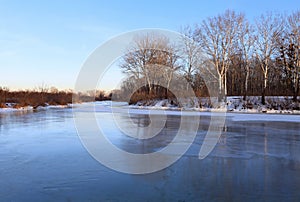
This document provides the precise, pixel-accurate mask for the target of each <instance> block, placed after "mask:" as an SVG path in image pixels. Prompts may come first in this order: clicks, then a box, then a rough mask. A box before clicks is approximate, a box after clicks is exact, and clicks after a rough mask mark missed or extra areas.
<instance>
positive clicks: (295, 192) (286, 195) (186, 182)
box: [0, 105, 300, 202]
mask: <svg viewBox="0 0 300 202" xmlns="http://www.w3.org/2000/svg"><path fill="white" fill-rule="evenodd" d="M75 111H76V112H78V113H90V111H89V108H88V107H87V106H86V105H83V106H81V107H78V108H76V109H75ZM138 112H139V113H133V114H132V115H131V116H130V118H128V117H127V116H124V115H123V114H122V113H119V114H117V116H119V120H121V121H122V122H123V123H124V124H126V123H127V122H128V121H129V119H130V121H133V122H134V123H136V124H138V125H142V126H143V125H145V126H146V125H148V124H149V116H147V115H146V114H145V113H143V112H141V110H139V111H138ZM269 116H270V117H271V118H270V120H267V119H268V118H266V115H264V117H261V116H260V115H255V114H252V115H232V116H231V114H227V118H226V122H225V127H224V131H223V132H222V135H221V137H220V139H219V141H218V144H217V145H216V146H215V148H214V150H213V151H212V153H210V154H209V156H208V157H206V158H205V159H203V160H200V159H199V158H198V153H199V149H200V147H201V144H202V142H203V139H204V137H205V135H206V131H207V130H208V126H209V123H210V120H211V116H210V113H203V115H202V116H201V121H200V125H199V129H198V132H197V136H196V138H195V140H194V142H193V144H192V146H191V147H190V148H189V150H188V151H187V152H186V153H185V154H184V155H183V157H182V158H180V159H179V160H178V161H177V162H176V163H174V164H173V165H171V166H169V167H167V168H166V169H163V170H161V171H158V172H155V173H152V174H144V175H133V174H124V173H119V172H117V171H114V170H111V169H109V168H107V167H105V166H103V165H102V164H100V163H99V162H97V161H96V160H95V159H94V158H93V157H91V156H90V155H89V153H88V152H87V150H86V149H85V147H84V146H83V145H82V143H81V141H80V138H79V137H78V135H77V132H76V128H75V124H74V119H73V113H72V109H49V110H45V111H38V112H29V113H25V112H24V113H21V112H20V113H7V114H0V201H176V202H177V201H178V202H179V201H180V202H183V201H299V200H300V192H299V190H300V122H299V121H298V120H299V115H269ZM96 117H97V118H98V120H99V121H100V122H101V123H102V124H103V125H104V126H105V127H106V128H104V130H106V134H108V135H107V138H108V139H109V140H110V141H111V142H112V143H113V144H114V145H116V146H117V147H119V148H120V149H122V150H125V151H128V152H131V153H149V152H153V151H156V150H159V149H160V148H163V147H164V146H166V145H167V144H168V143H169V142H170V141H172V139H173V138H174V133H175V132H176V131H177V130H178V127H179V123H180V116H178V114H177V113H169V114H168V115H167V116H166V117H167V118H166V125H167V127H166V128H165V129H163V130H162V131H161V133H160V134H159V135H158V136H157V137H154V138H151V139H148V140H137V139H134V138H133V137H129V136H126V135H120V134H119V133H118V132H116V130H115V129H111V130H110V127H112V120H111V119H110V117H111V116H110V109H109V107H108V106H102V105H99V110H98V112H97V113H96ZM249 117H250V118H249ZM255 117H258V118H257V120H258V121H255ZM291 117H292V118H291ZM285 118H287V119H290V120H291V121H288V120H287V119H285ZM156 119H158V120H159V119H160V115H159V113H158V114H157V115H156ZM272 120H273V121H272ZM283 120H284V121H283ZM86 127H89V125H88V123H87V125H86Z"/></svg>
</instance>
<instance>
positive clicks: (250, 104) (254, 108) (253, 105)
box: [130, 96, 300, 114]
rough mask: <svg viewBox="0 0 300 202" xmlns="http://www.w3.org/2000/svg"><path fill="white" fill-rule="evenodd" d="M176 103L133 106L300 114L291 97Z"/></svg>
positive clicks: (182, 100) (234, 98) (183, 101)
mask: <svg viewBox="0 0 300 202" xmlns="http://www.w3.org/2000/svg"><path fill="white" fill-rule="evenodd" d="M178 103H179V104H174V103H173V101H171V100H168V99H163V100H148V101H140V102H138V103H137V104H135V105H130V107H131V108H138V109H164V110H166V109H168V110H188V111H190V110H192V111H201V112H239V113H270V114H300V104H299V103H294V102H293V101H292V100H291V98H290V97H275V96H269V97H266V104H265V105H262V104H261V103H260V98H259V97H257V96H251V97H250V96H249V97H247V100H246V101H243V100H242V97H240V96H236V97H228V98H227V102H226V103H223V104H217V105H213V104H212V103H211V100H210V99H209V98H200V99H198V98H192V99H191V98H186V99H180V100H179V101H178Z"/></svg>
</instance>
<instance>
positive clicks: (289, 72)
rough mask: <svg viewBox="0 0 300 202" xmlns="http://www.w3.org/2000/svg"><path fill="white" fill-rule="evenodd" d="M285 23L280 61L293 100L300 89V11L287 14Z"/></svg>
mask: <svg viewBox="0 0 300 202" xmlns="http://www.w3.org/2000/svg"><path fill="white" fill-rule="evenodd" d="M286 23H287V29H286V30H285V34H284V37H283V39H282V41H281V42H282V44H281V47H280V53H281V56H280V61H281V64H282V65H283V67H284V70H285V75H286V77H287V78H286V79H287V80H289V81H290V83H291V89H292V91H293V101H297V96H298V94H299V90H300V11H297V12H294V13H292V14H291V15H290V16H288V18H287V22H286Z"/></svg>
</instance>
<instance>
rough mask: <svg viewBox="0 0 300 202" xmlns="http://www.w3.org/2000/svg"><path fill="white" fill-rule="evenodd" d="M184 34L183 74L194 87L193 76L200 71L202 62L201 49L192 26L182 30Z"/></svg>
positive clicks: (182, 48) (182, 52)
mask: <svg viewBox="0 0 300 202" xmlns="http://www.w3.org/2000/svg"><path fill="white" fill-rule="evenodd" d="M181 34H182V38H181V40H182V47H180V54H181V57H182V62H183V65H182V72H183V76H184V77H185V79H186V80H187V83H188V84H189V85H188V86H187V87H186V88H187V90H188V88H189V86H193V76H194V74H195V73H196V72H197V70H198V69H199V65H200V62H201V49H200V46H199V45H198V44H197V42H196V41H195V40H194V30H193V29H192V27H190V26H186V27H184V28H182V29H181Z"/></svg>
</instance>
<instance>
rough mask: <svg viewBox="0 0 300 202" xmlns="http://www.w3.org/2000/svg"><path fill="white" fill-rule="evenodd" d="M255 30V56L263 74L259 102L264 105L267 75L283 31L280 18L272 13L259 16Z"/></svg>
mask: <svg viewBox="0 0 300 202" xmlns="http://www.w3.org/2000/svg"><path fill="white" fill-rule="evenodd" d="M255 28H256V36H255V43H254V46H255V55H256V58H257V60H258V61H259V63H260V68H261V70H262V73H263V88H262V96H261V102H262V104H265V96H266V89H267V85H268V74H269V71H270V68H271V67H272V61H273V60H274V58H275V56H276V53H277V51H278V41H279V40H280V38H281V35H282V31H283V21H282V17H281V16H279V15H274V14H273V13H268V14H266V15H261V16H260V17H259V18H257V19H256V21H255Z"/></svg>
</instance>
